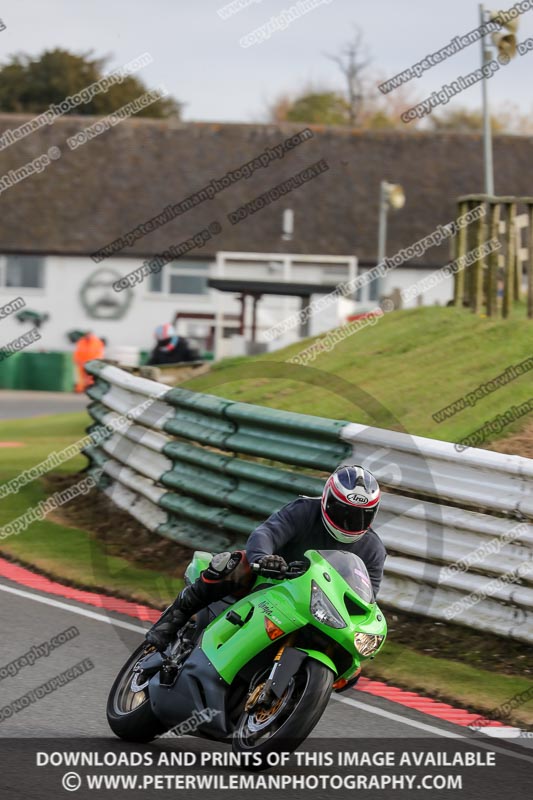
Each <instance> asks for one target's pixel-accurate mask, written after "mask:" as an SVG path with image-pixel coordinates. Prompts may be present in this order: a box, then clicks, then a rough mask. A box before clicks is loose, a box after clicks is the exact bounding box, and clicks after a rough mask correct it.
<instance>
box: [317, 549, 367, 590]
mask: <svg viewBox="0 0 533 800" xmlns="http://www.w3.org/2000/svg"><path fill="white" fill-rule="evenodd" d="M318 552H319V553H320V555H321V556H322V558H324V559H325V560H326V561H327V562H328V563H329V564H331V566H332V567H333V568H334V569H335V570H337V572H338V573H339V574H340V575H341V576H342V577H343V578H344V580H345V581H346V583H347V584H348V585H349V586H350V587H351V588H352V589H353V590H354V591H355V592H357V594H358V595H359V597H360V598H361V599H362V600H364V601H365V603H373V602H374V590H373V589H372V584H371V582H370V577H369V575H368V570H367V568H366V567H365V564H364V562H363V561H361V559H360V558H359V556H356V555H354V553H347V552H346V551H345V550H318Z"/></svg>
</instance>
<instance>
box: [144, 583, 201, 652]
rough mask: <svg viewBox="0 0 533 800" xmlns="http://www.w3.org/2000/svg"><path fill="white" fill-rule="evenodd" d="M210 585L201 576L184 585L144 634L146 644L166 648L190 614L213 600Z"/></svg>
mask: <svg viewBox="0 0 533 800" xmlns="http://www.w3.org/2000/svg"><path fill="white" fill-rule="evenodd" d="M211 587H212V584H209V583H205V582H204V581H203V580H202V578H198V579H197V580H196V581H195V582H194V583H191V585H190V586H186V587H185V589H183V590H182V591H181V592H180V593H179V595H178V596H177V597H176V599H175V600H174V602H173V603H172V605H171V606H170V608H169V609H168V612H167V613H166V614H165V615H164V616H163V617H162V619H160V620H159V622H156V623H155V625H153V626H152V627H151V628H150V630H149V631H148V633H147V634H146V641H147V642H148V644H151V645H153V646H154V647H155V648H156V650H160V651H161V652H162V651H163V650H166V648H167V647H168V645H169V644H170V643H171V642H172V641H173V639H175V637H176V634H177V632H178V631H179V629H180V628H183V626H184V625H185V623H186V622H188V621H189V619H190V618H191V616H192V615H193V614H196V612H197V611H201V609H202V608H205V607H206V606H208V605H209V603H211V602H213V598H212V597H211V595H212V593H213V592H212V588H211Z"/></svg>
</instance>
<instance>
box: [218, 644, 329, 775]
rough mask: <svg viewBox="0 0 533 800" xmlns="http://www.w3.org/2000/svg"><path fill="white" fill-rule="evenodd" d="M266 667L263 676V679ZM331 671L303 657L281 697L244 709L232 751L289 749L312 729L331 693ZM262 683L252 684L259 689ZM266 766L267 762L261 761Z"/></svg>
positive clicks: (256, 689)
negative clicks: (266, 704)
mask: <svg viewBox="0 0 533 800" xmlns="http://www.w3.org/2000/svg"><path fill="white" fill-rule="evenodd" d="M269 671H270V670H268V671H267V672H266V673H265V674H264V676H263V682H264V680H265V679H266V677H267V675H268V672H269ZM333 679H334V678H333V672H332V671H331V670H330V669H328V668H327V667H325V666H324V665H323V664H321V663H320V662H318V661H315V660H314V659H312V658H308V659H306V660H305V661H304V662H303V663H302V665H301V667H300V669H299V670H298V672H297V673H296V674H295V675H294V677H293V678H292V679H291V681H290V683H289V685H288V686H287V689H286V690H285V692H284V693H283V695H282V697H280V698H279V699H278V698H274V700H273V701H272V703H271V704H270V706H268V707H264V706H260V707H253V708H251V709H250V711H246V710H245V711H244V713H243V714H242V716H241V718H240V720H239V722H238V723H237V727H236V730H235V733H234V734H233V745H232V746H233V752H234V753H259V754H261V755H262V756H266V755H267V754H268V753H272V752H278V753H280V752H286V753H292V752H293V751H294V750H296V748H297V747H298V745H300V744H301V743H302V742H303V741H304V740H305V739H306V738H307V737H308V736H309V734H310V733H311V731H312V730H313V728H314V727H315V725H316V724H317V723H318V721H319V719H320V717H321V716H322V714H323V713H324V711H325V709H326V706H327V704H328V701H329V698H330V696H331V689H332V685H333ZM261 685H262V684H261V679H260V680H259V682H258V684H257V686H255V687H252V689H253V691H256V692H258V691H259V688H258V687H260V686H261ZM263 767H266V764H263Z"/></svg>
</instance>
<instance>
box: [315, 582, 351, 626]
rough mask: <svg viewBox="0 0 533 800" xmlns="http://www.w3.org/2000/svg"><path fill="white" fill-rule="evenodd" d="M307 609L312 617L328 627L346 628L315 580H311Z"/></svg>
mask: <svg viewBox="0 0 533 800" xmlns="http://www.w3.org/2000/svg"><path fill="white" fill-rule="evenodd" d="M309 609H310V611H311V614H312V615H313V617H314V618H315V619H317V620H318V621H319V622H321V623H322V624H323V625H329V627H330V628H346V623H345V621H344V620H343V618H342V617H341V615H340V614H339V612H338V611H337V609H336V608H335V606H334V605H333V603H331V602H330V601H329V600H328V598H327V597H326V595H325V594H324V592H323V591H322V589H320V588H319V586H318V584H316V583H315V581H311V604H310V606H309Z"/></svg>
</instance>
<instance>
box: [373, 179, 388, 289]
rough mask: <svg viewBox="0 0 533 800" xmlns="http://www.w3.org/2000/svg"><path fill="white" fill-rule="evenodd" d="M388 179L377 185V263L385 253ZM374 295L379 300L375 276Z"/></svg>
mask: <svg viewBox="0 0 533 800" xmlns="http://www.w3.org/2000/svg"><path fill="white" fill-rule="evenodd" d="M388 185H389V184H388V181H381V184H380V187H379V224H378V264H381V263H382V261H384V260H385V256H386V254H387V216H388V212H389V198H388V194H387V187H388ZM375 281H376V295H377V298H378V301H379V285H380V278H379V277H378V278H375Z"/></svg>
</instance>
